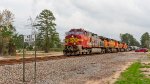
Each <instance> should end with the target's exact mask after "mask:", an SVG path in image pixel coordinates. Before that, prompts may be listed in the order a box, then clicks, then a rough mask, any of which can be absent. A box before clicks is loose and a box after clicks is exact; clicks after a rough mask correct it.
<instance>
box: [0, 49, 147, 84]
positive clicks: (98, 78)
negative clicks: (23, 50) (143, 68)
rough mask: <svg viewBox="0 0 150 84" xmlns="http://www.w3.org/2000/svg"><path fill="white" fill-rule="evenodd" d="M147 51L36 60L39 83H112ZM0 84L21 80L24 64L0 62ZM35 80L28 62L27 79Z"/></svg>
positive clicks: (18, 83) (10, 83)
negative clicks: (0, 63) (1, 64)
mask: <svg viewBox="0 0 150 84" xmlns="http://www.w3.org/2000/svg"><path fill="white" fill-rule="evenodd" d="M141 59H147V56H146V53H135V52H120V53H110V54H97V55H93V56H81V57H80V56H79V57H75V58H72V57H70V58H69V57H68V58H66V59H60V60H49V61H41V62H38V63H37V81H36V82H37V84H113V83H114V82H115V81H116V79H117V78H118V77H119V75H120V73H121V72H122V71H124V70H125V69H126V68H127V67H128V66H129V65H130V64H131V63H132V62H135V61H137V60H141ZM0 73H1V74H0V84H22V64H15V65H5V66H0ZM25 84H34V63H27V64H26V83H25Z"/></svg>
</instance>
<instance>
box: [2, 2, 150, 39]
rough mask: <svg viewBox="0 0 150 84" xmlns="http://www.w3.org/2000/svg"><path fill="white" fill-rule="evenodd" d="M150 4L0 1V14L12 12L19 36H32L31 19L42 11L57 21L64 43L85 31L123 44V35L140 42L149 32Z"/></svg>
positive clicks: (57, 27)
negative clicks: (73, 32)
mask: <svg viewBox="0 0 150 84" xmlns="http://www.w3.org/2000/svg"><path fill="white" fill-rule="evenodd" d="M149 3H150V0H0V11H2V10H4V9H8V10H10V11H11V12H12V13H13V14H14V15H15V19H14V25H15V27H16V29H17V32H19V33H20V34H24V35H27V34H30V33H31V27H30V26H29V25H30V21H29V18H30V17H31V18H33V19H34V18H35V17H36V16H37V15H39V13H40V12H41V11H42V10H43V9H48V10H51V11H52V12H53V14H54V16H55V17H56V21H55V22H56V24H57V26H56V29H57V32H59V35H60V38H61V40H63V39H64V37H65V32H67V31H69V30H70V29H72V28H83V29H85V30H88V31H91V32H93V33H96V34H98V35H100V36H105V37H108V38H113V39H116V40H120V37H119V35H120V33H122V34H123V33H130V34H132V35H133V36H134V37H135V38H136V39H137V40H138V41H140V37H141V35H142V34H143V33H145V32H149V31H150V5H149Z"/></svg>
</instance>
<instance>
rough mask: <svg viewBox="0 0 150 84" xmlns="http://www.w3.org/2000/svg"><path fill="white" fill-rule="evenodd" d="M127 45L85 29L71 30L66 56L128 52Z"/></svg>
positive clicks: (65, 49) (67, 35)
mask: <svg viewBox="0 0 150 84" xmlns="http://www.w3.org/2000/svg"><path fill="white" fill-rule="evenodd" d="M127 47H128V46H127V44H126V43H121V42H118V41H116V40H113V39H109V38H105V37H102V36H98V35H97V34H94V33H91V32H88V31H86V30H84V29H71V30H70V31H69V32H67V33H66V37H65V48H64V50H63V52H64V55H68V56H70V55H80V54H92V53H110V52H119V51H126V50H127Z"/></svg>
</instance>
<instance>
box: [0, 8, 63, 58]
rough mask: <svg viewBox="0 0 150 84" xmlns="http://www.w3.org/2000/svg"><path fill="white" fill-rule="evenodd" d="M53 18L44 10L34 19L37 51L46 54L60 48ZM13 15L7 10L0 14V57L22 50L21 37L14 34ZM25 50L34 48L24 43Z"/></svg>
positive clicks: (49, 12) (51, 14)
mask: <svg viewBox="0 0 150 84" xmlns="http://www.w3.org/2000/svg"><path fill="white" fill-rule="evenodd" d="M55 20H56V18H55V16H54V15H53V13H52V12H51V11H50V10H47V9H44V10H43V11H42V12H41V13H40V14H39V15H37V17H36V18H35V22H34V25H31V26H33V27H35V28H36V29H37V30H38V32H37V35H36V36H37V38H36V46H37V49H38V50H43V51H45V52H46V53H48V52H49V50H50V48H61V47H62V45H61V41H60V38H59V33H57V31H56V24H55ZM13 22H14V14H13V13H12V12H11V11H9V10H7V9H6V10H3V11H2V12H0V55H2V56H3V55H15V54H16V50H19V49H22V48H23V46H22V45H23V43H24V42H23V40H24V39H23V35H22V34H19V33H17V32H16V28H15V26H14V24H13ZM25 48H30V49H33V48H34V46H29V45H28V43H25Z"/></svg>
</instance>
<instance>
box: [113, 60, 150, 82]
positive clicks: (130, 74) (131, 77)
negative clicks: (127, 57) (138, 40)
mask: <svg viewBox="0 0 150 84" xmlns="http://www.w3.org/2000/svg"><path fill="white" fill-rule="evenodd" d="M142 67H145V66H143V65H142V64H141V63H140V62H136V63H134V64H132V65H131V66H130V67H129V68H128V69H127V70H126V71H125V72H123V73H122V74H121V77H120V78H119V79H118V81H117V82H116V83H115V84H150V78H146V77H145V75H144V74H143V73H142V71H140V68H142Z"/></svg>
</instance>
